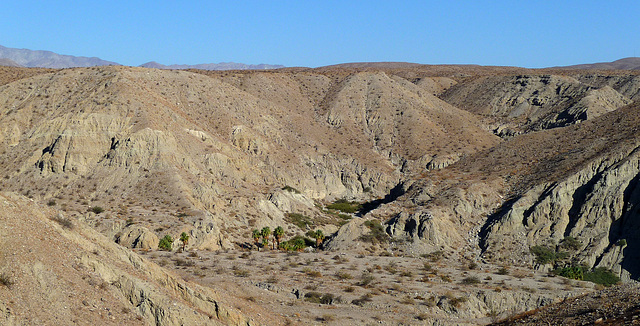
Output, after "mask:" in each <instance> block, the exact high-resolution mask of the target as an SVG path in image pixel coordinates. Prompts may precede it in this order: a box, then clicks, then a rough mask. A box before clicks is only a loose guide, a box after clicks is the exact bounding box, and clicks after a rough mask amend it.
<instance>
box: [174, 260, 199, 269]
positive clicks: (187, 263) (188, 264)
mask: <svg viewBox="0 0 640 326" xmlns="http://www.w3.org/2000/svg"><path fill="white" fill-rule="evenodd" d="M175 262H176V266H184V267H191V266H195V264H196V263H195V262H193V260H190V259H182V258H178V259H176V260H175Z"/></svg>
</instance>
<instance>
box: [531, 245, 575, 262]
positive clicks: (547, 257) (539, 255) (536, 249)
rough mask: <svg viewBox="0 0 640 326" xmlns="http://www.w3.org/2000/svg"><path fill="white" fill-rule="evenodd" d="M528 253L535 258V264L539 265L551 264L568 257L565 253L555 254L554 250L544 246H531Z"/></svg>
mask: <svg viewBox="0 0 640 326" xmlns="http://www.w3.org/2000/svg"><path fill="white" fill-rule="evenodd" d="M530 251H531V253H532V254H533V255H535V256H536V263H538V264H540V265H546V264H551V263H554V262H555V261H558V260H562V259H565V258H567V257H568V256H569V255H568V254H567V253H566V252H556V251H555V250H553V249H551V248H549V247H545V246H533V247H531V249H530Z"/></svg>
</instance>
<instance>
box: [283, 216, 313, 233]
mask: <svg viewBox="0 0 640 326" xmlns="http://www.w3.org/2000/svg"><path fill="white" fill-rule="evenodd" d="M286 217H287V218H286V220H287V222H289V223H291V224H293V225H295V226H297V227H299V228H300V229H302V230H306V229H307V227H309V226H311V225H313V220H312V219H311V218H310V217H308V216H305V215H302V214H298V213H287V215H286Z"/></svg>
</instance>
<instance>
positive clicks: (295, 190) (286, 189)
mask: <svg viewBox="0 0 640 326" xmlns="http://www.w3.org/2000/svg"><path fill="white" fill-rule="evenodd" d="M282 190H284V191H288V192H292V193H294V194H299V193H300V191H299V190H298V189H296V188H294V187H291V186H284V187H282Z"/></svg>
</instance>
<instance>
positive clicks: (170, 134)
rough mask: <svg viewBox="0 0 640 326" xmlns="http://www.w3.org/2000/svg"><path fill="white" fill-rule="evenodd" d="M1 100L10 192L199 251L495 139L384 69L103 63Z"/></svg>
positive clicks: (7, 91) (17, 89)
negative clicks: (178, 238)
mask: <svg viewBox="0 0 640 326" xmlns="http://www.w3.org/2000/svg"><path fill="white" fill-rule="evenodd" d="M0 93H1V94H2V95H0V103H1V106H2V108H3V110H4V111H3V115H2V121H1V124H2V126H3V129H2V133H1V134H0V135H1V136H0V138H1V139H2V141H3V143H2V144H3V145H2V151H3V155H2V161H1V162H2V164H1V168H2V169H3V174H4V175H5V176H6V177H5V178H4V179H2V184H3V186H4V187H5V188H6V189H11V190H15V191H19V192H22V193H23V194H25V195H27V196H30V197H34V198H38V199H39V200H44V201H54V202H56V203H58V204H59V205H64V209H66V210H68V211H70V212H71V214H74V215H75V216H83V218H84V215H86V214H85V212H86V210H87V209H88V208H90V207H96V206H98V207H101V208H104V209H106V212H105V213H103V214H102V215H101V216H99V217H96V216H95V215H92V214H89V216H88V217H87V218H88V219H89V220H90V223H94V224H95V225H96V226H97V227H98V228H100V229H101V230H103V231H104V232H105V233H107V234H108V235H110V236H116V235H117V233H118V232H120V231H121V230H122V229H123V227H125V226H126V225H127V224H131V223H138V224H139V226H142V227H145V228H147V229H152V230H156V232H160V231H163V230H167V231H171V232H173V233H176V232H177V233H178V234H179V233H180V232H182V231H187V232H190V233H191V235H192V236H193V237H194V241H193V245H194V246H195V247H197V248H210V249H217V248H219V247H221V246H223V247H224V246H230V240H233V239H234V238H235V239H237V238H244V237H246V232H247V231H246V228H247V227H251V226H257V227H262V226H265V225H274V224H278V225H282V224H285V221H284V219H285V213H289V212H291V209H292V207H298V208H299V209H300V210H302V211H296V213H305V214H308V215H311V216H315V217H317V218H322V217H323V216H324V215H323V213H322V212H321V211H320V210H319V209H317V208H316V207H315V206H314V204H313V200H325V199H326V200H332V199H334V198H340V197H344V196H347V197H354V196H355V197H358V196H359V197H364V198H367V196H372V195H383V194H385V193H387V192H388V191H389V189H391V188H393V187H394V186H395V185H396V184H397V183H398V182H399V181H400V180H401V179H403V178H404V177H403V175H405V174H409V173H416V172H419V171H421V170H422V169H424V168H425V167H427V166H428V167H443V166H446V165H447V164H450V163H451V162H454V161H455V160H457V159H458V158H459V157H460V156H462V155H466V154H469V153H473V152H474V151H477V150H478V149H481V148H483V147H484V148H486V147H490V146H492V145H493V144H495V143H496V142H497V141H498V138H497V137H495V136H493V135H491V134H490V133H488V132H486V131H484V130H483V129H482V128H481V127H480V126H479V125H478V124H477V122H475V121H474V119H473V116H472V115H470V114H468V113H466V112H464V111H461V110H458V109H455V108H453V107H451V106H449V105H447V104H446V103H444V102H442V101H441V100H439V99H437V98H436V97H434V96H433V95H430V94H424V93H423V92H422V91H421V89H420V88H419V87H417V86H416V85H414V84H412V83H409V82H407V81H406V80H403V79H399V78H394V77H393V76H388V75H386V74H384V73H359V74H354V75H348V76H336V77H334V79H333V80H332V79H331V78H329V77H328V76H325V75H322V74H308V73H300V74H294V75H289V74H270V73H252V74H247V75H243V74H237V73H235V74H223V75H220V76H218V77H217V78H212V77H208V76H204V75H202V74H194V73H190V72H179V71H171V72H169V71H160V70H148V69H142V68H123V67H108V68H92V69H76V70H64V71H59V72H55V73H51V74H46V75H39V76H35V77H33V78H25V79H22V80H19V81H17V82H14V83H10V84H7V85H5V86H4V87H3V88H2V89H0ZM423 137H424V138H430V139H433V141H432V142H423V141H420V139H421V138H423ZM285 186H290V187H293V188H296V189H300V191H301V192H302V196H301V197H299V196H293V195H291V194H289V193H288V192H285V191H282V190H281V189H282V188H283V187H285ZM365 189H366V190H367V191H366V192H365ZM176 216H180V218H179V219H178V218H176ZM150 217H152V218H150ZM327 218H331V216H325V219H327ZM125 220H128V222H126V223H125ZM221 230H225V231H226V232H222V231H221ZM289 231H290V233H295V232H296V228H289ZM302 231H305V230H302ZM225 233H226V234H225Z"/></svg>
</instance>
